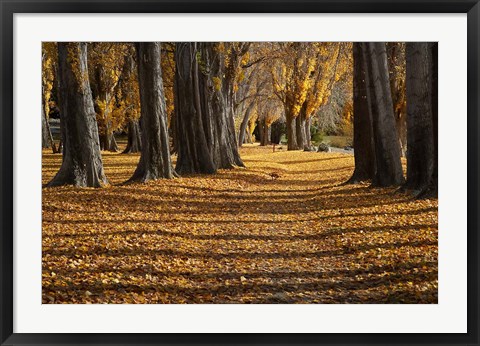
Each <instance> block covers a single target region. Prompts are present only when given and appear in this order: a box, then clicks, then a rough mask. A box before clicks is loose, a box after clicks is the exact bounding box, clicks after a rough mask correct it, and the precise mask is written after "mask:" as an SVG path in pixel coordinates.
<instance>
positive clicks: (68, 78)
mask: <svg viewBox="0 0 480 346" xmlns="http://www.w3.org/2000/svg"><path fill="white" fill-rule="evenodd" d="M58 63H59V71H58V72H59V73H58V79H59V84H60V86H61V91H60V94H61V95H60V99H61V101H62V102H61V113H60V114H61V122H62V124H63V129H62V138H63V147H64V148H63V160H62V165H61V167H60V170H59V171H58V173H57V174H56V175H55V177H54V178H53V179H52V180H51V181H50V182H49V183H48V186H59V185H66V184H70V185H75V186H81V187H86V186H90V187H101V186H104V185H106V184H108V181H107V178H106V177H105V174H104V171H103V164H102V157H101V154H100V145H99V142H98V127H97V121H96V116H95V110H94V106H93V99H92V94H91V89H90V83H89V80H88V77H86V76H88V70H87V45H86V43H65V42H59V43H58Z"/></svg>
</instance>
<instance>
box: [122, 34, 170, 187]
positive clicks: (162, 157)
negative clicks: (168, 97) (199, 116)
mask: <svg viewBox="0 0 480 346" xmlns="http://www.w3.org/2000/svg"><path fill="white" fill-rule="evenodd" d="M135 47H136V50H137V62H138V64H137V65H138V82H139V89H140V104H141V115H140V116H141V120H140V123H141V127H142V154H141V155H140V161H139V162H138V165H137V168H136V170H135V172H134V173H133V176H132V177H131V178H130V179H129V182H132V181H139V182H146V181H148V180H156V179H160V178H173V177H174V176H175V175H176V173H175V171H174V170H173V167H172V162H171V159H170V148H169V141H168V129H167V114H166V106H165V96H164V93H163V81H162V70H161V67H160V51H161V46H160V43H158V42H148V43H146V42H145V43H144V42H142V43H136V45H135Z"/></svg>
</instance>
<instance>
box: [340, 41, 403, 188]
mask: <svg viewBox="0 0 480 346" xmlns="http://www.w3.org/2000/svg"><path fill="white" fill-rule="evenodd" d="M354 59H355V62H354V68H355V72H354V85H355V86H354V92H355V94H354V145H355V164H356V169H355V172H354V174H353V176H352V177H351V179H350V180H349V182H358V181H362V180H371V181H372V184H373V185H374V186H382V187H385V186H395V185H401V184H402V183H403V182H404V177H403V171H402V164H401V160H400V145H399V141H398V135H397V130H396V126H395V118H394V114H393V103H392V96H391V90H390V82H389V74H388V63H387V54H386V46H385V43H383V42H375V43H355V44H354ZM362 60H363V61H362ZM363 90H365V92H363ZM365 101H366V102H365ZM367 110H368V112H367ZM369 132H371V135H369ZM364 135H365V137H364ZM369 139H370V140H369ZM371 139H373V141H372V140H371ZM371 154H373V155H371ZM357 163H358V169H357Z"/></svg>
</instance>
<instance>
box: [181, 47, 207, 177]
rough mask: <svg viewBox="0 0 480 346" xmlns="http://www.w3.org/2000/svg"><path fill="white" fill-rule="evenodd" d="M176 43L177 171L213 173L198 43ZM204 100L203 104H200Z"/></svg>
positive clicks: (182, 172) (183, 172)
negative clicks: (206, 126) (206, 132)
mask: <svg viewBox="0 0 480 346" xmlns="http://www.w3.org/2000/svg"><path fill="white" fill-rule="evenodd" d="M197 45H201V44H198V43H194V42H186V43H183V42H179V43H177V44H176V48H175V67H176V68H175V119H176V123H175V125H176V126H175V129H176V137H177V139H178V141H177V150H178V159H177V166H176V167H175V170H176V171H177V173H178V174H191V173H207V174H211V173H215V172H216V167H215V164H214V162H213V158H212V155H211V152H210V148H209V147H208V143H207V136H206V134H205V125H204V123H205V122H206V120H205V118H204V117H205V116H206V117H208V116H210V113H209V112H208V109H207V108H206V105H205V103H204V101H205V99H204V98H203V100H202V95H204V93H205V92H206V89H205V87H206V84H205V81H204V80H200V78H201V76H200V73H201V72H200V71H199V66H198V65H199V61H198V60H197V59H198V55H197V53H199V52H198V46H197ZM202 101H203V105H202Z"/></svg>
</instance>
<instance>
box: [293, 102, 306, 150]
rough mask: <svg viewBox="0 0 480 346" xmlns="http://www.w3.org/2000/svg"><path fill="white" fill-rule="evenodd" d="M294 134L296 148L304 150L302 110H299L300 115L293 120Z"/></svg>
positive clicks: (303, 112)
mask: <svg viewBox="0 0 480 346" xmlns="http://www.w3.org/2000/svg"><path fill="white" fill-rule="evenodd" d="M295 132H296V136H297V147H298V149H304V148H305V111H304V108H303V107H302V109H301V110H300V113H299V114H298V115H297V118H296V120H295Z"/></svg>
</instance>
